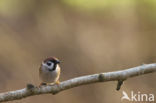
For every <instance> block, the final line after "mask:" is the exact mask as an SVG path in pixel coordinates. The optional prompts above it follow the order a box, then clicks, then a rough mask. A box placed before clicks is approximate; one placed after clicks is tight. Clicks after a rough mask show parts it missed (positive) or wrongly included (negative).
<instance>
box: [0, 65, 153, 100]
mask: <svg viewBox="0 0 156 103" xmlns="http://www.w3.org/2000/svg"><path fill="white" fill-rule="evenodd" d="M152 72H156V63H155V64H143V65H141V66H138V67H134V68H130V69H126V70H120V71H114V72H107V73H99V74H93V75H87V76H81V77H77V78H73V79H70V80H67V81H63V82H61V83H60V84H59V85H47V86H41V87H33V86H30V87H31V88H28V87H27V88H24V89H20V90H15V91H9V92H5V93H0V102H5V101H12V100H17V99H22V98H25V97H29V96H33V95H40V94H48V93H51V94H56V93H58V92H61V91H63V90H66V89H70V88H73V87H77V86H80V85H86V84H91V83H96V82H107V81H118V82H119V81H124V80H127V79H128V78H130V77H134V76H139V75H143V74H147V73H152ZM121 84H122V83H120V84H119V83H118V85H117V88H118V89H120V86H121Z"/></svg>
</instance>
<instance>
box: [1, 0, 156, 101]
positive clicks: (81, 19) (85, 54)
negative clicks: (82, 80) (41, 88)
mask: <svg viewBox="0 0 156 103" xmlns="http://www.w3.org/2000/svg"><path fill="white" fill-rule="evenodd" d="M155 11H156V0H118V1H115V0H97V1H96V0H92V1H91V0H0V92H6V91H10V90H16V89H21V88H24V87H26V84H27V83H33V84H35V85H39V83H40V80H39V77H38V68H39V66H40V63H41V61H42V60H43V59H45V58H46V57H49V56H56V57H58V58H59V59H60V60H61V61H62V64H61V67H62V73H61V78H60V79H61V81H63V80H67V79H71V78H74V77H78V76H82V75H88V74H94V73H100V72H109V71H115V70H122V69H127V68H131V67H135V66H138V65H141V64H143V63H154V62H156V46H155V45H156V12H155ZM155 80H156V74H155V73H153V74H148V75H143V76H139V77H135V78H131V79H128V80H127V81H126V82H125V83H124V85H123V86H122V88H121V90H120V91H116V90H115V88H116V82H106V83H97V84H92V85H86V86H81V87H77V88H73V89H69V90H66V91H63V92H61V93H59V94H57V95H54V96H53V95H50V94H46V95H39V96H33V97H28V98H25V99H22V100H18V101H14V103H73V102H74V103H113V102H116V103H120V102H121V100H120V98H121V97H122V90H124V91H126V92H127V93H130V91H132V90H133V91H134V92H138V91H140V92H141V93H153V94H156V92H155V91H156V82H153V81H155ZM125 102H126V101H125ZM127 103H129V102H127Z"/></svg>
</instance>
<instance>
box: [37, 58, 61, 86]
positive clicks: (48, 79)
mask: <svg viewBox="0 0 156 103" xmlns="http://www.w3.org/2000/svg"><path fill="white" fill-rule="evenodd" d="M59 63H60V61H59V60H58V59H57V58H55V57H49V58H46V59H45V60H44V61H43V62H42V63H41V66H40V68H39V77H40V79H41V80H42V83H41V85H46V84H59V83H60V82H59V77H60V71H61V70H60V66H59Z"/></svg>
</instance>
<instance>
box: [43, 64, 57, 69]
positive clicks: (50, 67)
mask: <svg viewBox="0 0 156 103" xmlns="http://www.w3.org/2000/svg"><path fill="white" fill-rule="evenodd" d="M42 65H43V66H44V67H46V69H52V68H53V67H54V63H51V65H50V66H48V65H47V64H45V63H42Z"/></svg>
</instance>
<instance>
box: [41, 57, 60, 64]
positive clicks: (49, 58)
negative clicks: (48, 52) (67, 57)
mask: <svg viewBox="0 0 156 103" xmlns="http://www.w3.org/2000/svg"><path fill="white" fill-rule="evenodd" d="M47 61H59V59H58V58H56V57H48V58H46V59H45V60H44V61H43V62H44V63H45V62H47Z"/></svg>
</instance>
